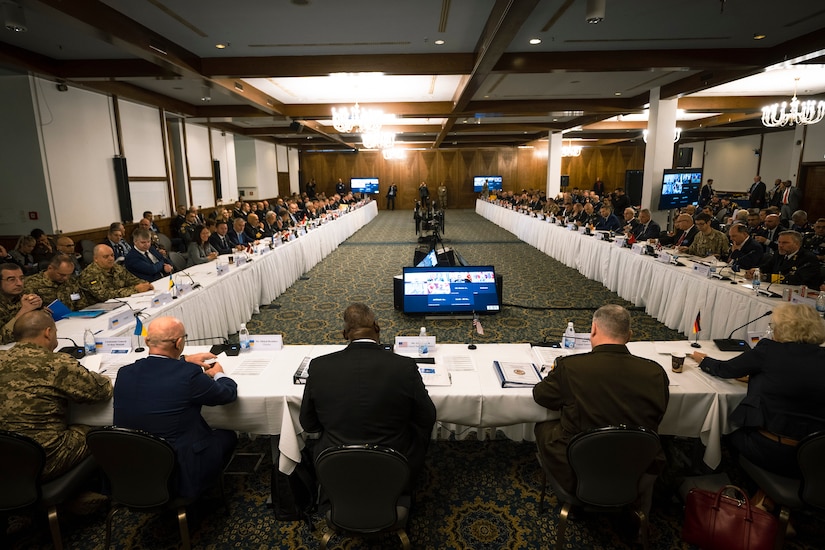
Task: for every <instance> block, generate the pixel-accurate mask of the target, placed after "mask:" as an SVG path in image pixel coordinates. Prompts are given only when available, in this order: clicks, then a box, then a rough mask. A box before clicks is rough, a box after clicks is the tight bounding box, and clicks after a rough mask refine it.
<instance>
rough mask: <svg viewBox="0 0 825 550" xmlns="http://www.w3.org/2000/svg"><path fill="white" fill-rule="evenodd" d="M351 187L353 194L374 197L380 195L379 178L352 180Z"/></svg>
mask: <svg viewBox="0 0 825 550" xmlns="http://www.w3.org/2000/svg"><path fill="white" fill-rule="evenodd" d="M349 186H350V187H349V188H350V189H351V190H352V192H353V193H364V194H367V195H374V194H376V193H378V178H352V179H350V180H349Z"/></svg>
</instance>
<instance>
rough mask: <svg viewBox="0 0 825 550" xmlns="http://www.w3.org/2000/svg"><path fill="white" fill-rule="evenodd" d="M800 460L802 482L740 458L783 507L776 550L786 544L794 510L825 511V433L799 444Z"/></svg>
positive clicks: (756, 479) (754, 477) (798, 455)
mask: <svg viewBox="0 0 825 550" xmlns="http://www.w3.org/2000/svg"><path fill="white" fill-rule="evenodd" d="M796 460H797V462H798V463H799V469H800V470H801V471H802V479H801V480H799V479H792V478H788V477H785V476H780V475H778V474H774V473H772V472H769V471H767V470H765V469H763V468H760V467H759V466H757V465H756V464H754V463H753V462H751V461H750V460H748V459H747V458H745V457H744V456H742V455H739V464H740V465H741V466H742V468H743V469H744V470H745V472H747V473H748V475H749V476H750V477H751V478H752V479H753V480H754V481H755V482H756V484H757V485H759V487H760V488H761V489H762V490H763V491H765V494H767V495H768V496H769V497H770V498H771V500H773V501H774V502H775V503H776V504H777V505H779V507H780V511H779V529H777V531H776V542H775V546H774V547H775V548H777V549H781V548H782V546H783V544H784V543H785V530H786V529H787V527H788V520H789V519H790V515H791V510H799V509H801V508H805V507H806V506H810V507H812V508H818V509H819V510H825V468H823V467H822V464H823V463H824V462H825V431H823V432H817V433H814V434H811V435H809V436H807V437H806V438H805V439H803V440H802V441H800V442H799V445H798V446H797V449H796Z"/></svg>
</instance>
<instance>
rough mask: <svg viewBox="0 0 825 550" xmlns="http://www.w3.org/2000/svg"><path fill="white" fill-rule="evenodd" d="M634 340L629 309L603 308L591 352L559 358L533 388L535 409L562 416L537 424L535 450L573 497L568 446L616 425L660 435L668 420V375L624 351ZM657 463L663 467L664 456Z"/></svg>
mask: <svg viewBox="0 0 825 550" xmlns="http://www.w3.org/2000/svg"><path fill="white" fill-rule="evenodd" d="M630 336H631V331H630V314H629V313H628V312H627V310H626V309H624V308H623V307H621V306H618V305H614V304H611V305H607V306H602V307H600V308H599V309H598V310H596V312H595V313H594V314H593V324H592V327H591V329H590V342H591V344H592V345H593V351H591V352H590V353H582V354H578V355H569V356H567V357H561V358H559V359H558V360H557V361H556V368H555V369H553V371H551V372H550V374H548V375H547V377H546V378H545V379H544V380H542V381H541V382H539V383H538V384H536V385H535V386H534V387H533V399H535V401H536V403H538V404H539V405H541V406H543V407H547V408H548V409H550V410H554V411H560V413H561V417H560V418H559V419H558V420H548V421H545V422H539V423H538V424H536V427H535V434H536V444H537V445H538V450H539V454H540V455H541V460H542V464H544V466H545V467H546V468H548V469H549V470H550V472H551V473H552V474H553V476H554V477H555V478H556V479H557V480H558V481H559V483H560V484H561V485H562V487H564V488H565V489H566V490H568V491H570V492H571V493H574V492H575V489H576V478H575V474H574V473H573V470H572V469H571V468H570V465H569V464H568V463H567V444H568V443H569V442H570V440H571V439H572V438H573V436H575V435H576V434H578V433H580V432H584V431H587V430H590V429H592V428H600V427H603V426H609V425H618V424H625V425H628V426H644V427H645V428H648V429H651V430H654V431H658V429H659V422H661V420H662V417H663V416H664V414H665V409H666V408H667V402H668V398H669V397H670V394H669V392H668V377H667V374H666V373H665V371H664V370H663V369H662V367H661V366H660V365H659V364H658V363H655V362H653V361H650V360H649V359H643V358H641V357H636V356H634V355H631V354H630V352H629V351H628V350H627V346H626V345H625V344H627V342H628V341H629V340H630ZM659 458H660V460H658V461H657V463H658V464H657V466H659V467H661V466H663V465H664V453H660V457H659ZM650 473H655V472H654V471H651V472H650ZM646 506H647V504H646Z"/></svg>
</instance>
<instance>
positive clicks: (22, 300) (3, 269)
mask: <svg viewBox="0 0 825 550" xmlns="http://www.w3.org/2000/svg"><path fill="white" fill-rule="evenodd" d="M42 305H43V300H41V299H40V296H38V295H37V294H26V293H25V292H23V270H22V269H20V266H19V265H17V264H12V263H7V264H2V265H0V344H9V343H11V342H14V336H13V335H12V329H13V328H14V322H15V321H17V319H18V318H19V317H20V316H21V315H23V314H24V313H26V312H29V311H33V310H35V309H39V308H40V306H42Z"/></svg>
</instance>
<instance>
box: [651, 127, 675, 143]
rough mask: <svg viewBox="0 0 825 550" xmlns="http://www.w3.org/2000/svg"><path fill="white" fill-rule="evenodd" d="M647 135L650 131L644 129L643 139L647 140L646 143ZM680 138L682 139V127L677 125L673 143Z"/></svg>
mask: <svg viewBox="0 0 825 550" xmlns="http://www.w3.org/2000/svg"><path fill="white" fill-rule="evenodd" d="M647 135H648V131H647V130H642V139H643V140H645V143H647ZM680 139H682V129H681V128H679V127H676V128H674V129H673V143H676V142H677V141H679V140H680Z"/></svg>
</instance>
